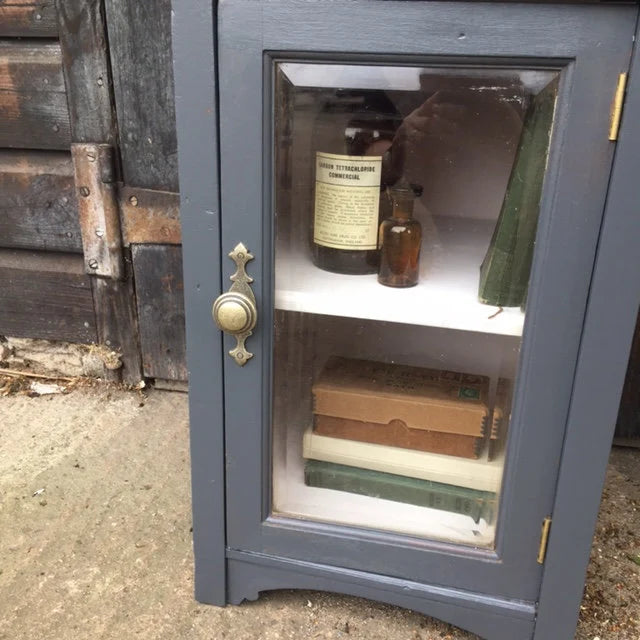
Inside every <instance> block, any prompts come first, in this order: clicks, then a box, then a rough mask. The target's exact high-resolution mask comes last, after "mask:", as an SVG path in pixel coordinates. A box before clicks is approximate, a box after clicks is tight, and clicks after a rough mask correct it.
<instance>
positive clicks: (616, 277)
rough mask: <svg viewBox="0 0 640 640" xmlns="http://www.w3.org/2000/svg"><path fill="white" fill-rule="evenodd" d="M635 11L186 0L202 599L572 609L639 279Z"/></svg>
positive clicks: (550, 620)
mask: <svg viewBox="0 0 640 640" xmlns="http://www.w3.org/2000/svg"><path fill="white" fill-rule="evenodd" d="M637 16H638V9H637V6H636V5H635V4H617V3H609V2H607V3H600V4H575V3H571V4H549V3H544V4H533V3H527V4H516V3H480V2H470V3H464V2H421V1H395V0H390V1H382V0H270V1H269V2H258V1H256V0H225V1H224V2H220V3H215V2H214V3H212V2H208V1H207V0H197V1H193V2H189V3H174V27H173V28H174V34H173V35H174V58H175V72H176V97H177V114H178V134H179V152H180V186H181V193H182V220H183V238H184V249H185V255H184V267H185V295H186V303H187V341H188V353H189V356H188V359H189V372H190V396H191V434H192V435H191V437H192V449H191V450H192V465H193V517H194V544H195V557H196V597H197V598H198V600H200V601H202V602H209V603H214V604H218V605H223V604H225V603H234V604H237V603H240V602H241V601H242V600H244V599H255V598H256V597H258V595H259V593H260V592H261V591H264V590H269V589H278V588H306V589H321V590H329V591H336V592H343V593H348V594H355V595H359V596H364V597H367V598H371V599H374V600H381V601H384V602H389V603H393V604H397V605H399V606H403V607H408V608H411V609H415V610H417V611H420V612H424V613H425V614H428V615H431V616H435V617H438V618H441V619H443V620H446V621H448V622H451V623H453V624H455V625H458V626H460V627H463V628H465V629H468V630H470V631H472V632H474V633H477V634H479V635H480V636H482V637H486V638H490V639H497V640H519V639H525V638H536V639H537V640H549V639H551V638H553V639H558V640H565V639H566V640H568V639H569V638H572V637H573V634H574V628H575V623H576V619H577V611H578V605H579V602H580V598H581V594H582V587H583V580H584V574H585V568H586V564H587V560H588V555H589V548H590V542H591V536H592V533H593V527H594V523H595V518H596V515H597V509H598V503H599V497H600V492H601V489H602V482H603V478H604V470H605V467H606V462H607V457H608V448H609V445H610V441H611V436H612V432H613V425H614V422H615V416H616V411H617V404H618V401H619V396H620V390H621V387H622V383H623V378H624V372H625V368H626V363H627V358H628V352H629V345H630V342H631V337H632V332H633V327H634V323H635V317H636V313H637V309H638V301H639V299H640V277H638V273H640V254H639V253H638V251H637V243H638V239H639V238H640V215H639V212H638V208H637V202H638V197H639V196H640V193H639V190H638V181H637V165H638V162H637V160H638V153H637V148H638V146H639V145H640V127H639V125H638V120H637V118H635V114H637V113H640V91H638V85H640V76H638V74H640V68H638V69H637V70H636V69H635V67H638V52H637V50H636V51H635V52H634V36H635V32H636V21H637ZM625 82H626V88H625ZM212 305H213V317H212ZM220 329H223V330H224V332H226V334H227V335H225V334H224V333H223V331H221V330H220Z"/></svg>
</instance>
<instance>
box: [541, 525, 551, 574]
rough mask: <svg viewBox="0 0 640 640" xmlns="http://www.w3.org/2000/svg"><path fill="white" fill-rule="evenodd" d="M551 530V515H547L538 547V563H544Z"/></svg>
mask: <svg viewBox="0 0 640 640" xmlns="http://www.w3.org/2000/svg"><path fill="white" fill-rule="evenodd" d="M550 531H551V516H547V517H546V518H545V519H544V520H543V521H542V533H541V535H540V547H539V548H538V564H544V558H545V556H546V555H547V544H548V543H549V532H550Z"/></svg>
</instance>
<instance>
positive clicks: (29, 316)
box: [0, 249, 97, 343]
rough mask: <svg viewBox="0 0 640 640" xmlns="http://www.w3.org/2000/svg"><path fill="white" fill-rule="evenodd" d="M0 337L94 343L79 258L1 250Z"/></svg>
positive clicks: (88, 291) (88, 288)
mask: <svg viewBox="0 0 640 640" xmlns="http://www.w3.org/2000/svg"><path fill="white" fill-rule="evenodd" d="M0 335H9V336H15V337H24V338H45V339H48V340H66V341H68V342H83V343H90V342H95V341H96V338H97V334H96V324H95V315H94V311H93V296H92V294H91V283H90V278H89V276H87V275H85V273H84V265H83V261H82V257H81V256H76V255H70V254H51V253H39V252H31V251H18V250H6V249H3V250H0Z"/></svg>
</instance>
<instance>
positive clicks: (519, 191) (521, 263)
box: [478, 80, 558, 307]
mask: <svg viewBox="0 0 640 640" xmlns="http://www.w3.org/2000/svg"><path fill="white" fill-rule="evenodd" d="M557 92H558V83H557V81H556V80H554V81H553V82H550V83H549V84H548V85H547V86H546V87H545V88H544V89H543V90H542V91H540V93H538V94H537V95H536V96H535V97H534V98H533V100H532V102H531V104H530V105H529V108H528V110H527V114H526V117H525V121H524V126H523V128H522V135H521V137H520V144H519V145H518V151H517V153H516V159H515V162H514V164H513V169H512V171H511V176H510V178H509V184H508V185H507V191H506V193H505V197H504V201H503V203H502V209H501V210H500V216H499V217H498V221H497V223H496V227H495V229H494V232H493V237H492V238H491V242H490V244H489V249H488V251H487V254H486V256H485V258H484V260H483V262H482V265H481V267H480V286H479V289H478V298H479V300H480V302H483V303H485V304H490V305H493V306H497V307H520V306H522V305H523V304H524V301H525V299H526V295H527V287H528V285H529V274H530V271H531V262H532V259H533V250H534V244H535V238H536V230H537V228H538V214H539V212H540V197H541V195H542V183H543V181H544V174H545V170H546V167H547V157H548V154H549V140H550V137H551V128H552V125H553V115H554V112H555V105H556V96H557Z"/></svg>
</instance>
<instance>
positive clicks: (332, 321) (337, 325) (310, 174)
mask: <svg viewBox="0 0 640 640" xmlns="http://www.w3.org/2000/svg"><path fill="white" fill-rule="evenodd" d="M557 75H558V74H557V72H556V71H548V70H533V69H532V70H526V69H514V68H509V69H498V68H496V69H493V68H481V69H479V68H460V67H452V68H441V67H434V68H426V67H412V66H403V67H398V66H394V67H389V66H375V65H369V66H366V65H337V64H319V63H292V62H281V63H277V64H276V65H275V68H274V83H275V93H274V95H275V99H274V125H275V126H274V147H275V167H274V176H273V179H274V184H275V190H274V191H275V305H276V312H275V327H274V354H273V387H272V388H273V397H272V421H273V424H272V427H273V430H272V434H273V435H272V444H273V485H272V511H273V512H274V513H277V514H281V515H286V516H289V517H299V518H306V519H312V520H317V521H324V522H332V523H340V524H346V525H351V526H357V527H365V528H375V529H379V530H388V531H396V532H400V533H405V534H408V535H413V536H421V537H428V538H433V539H440V540H447V541H452V542H456V543H460V544H468V545H473V546H481V547H488V548H490V547H492V546H493V545H494V543H495V535H496V521H497V514H498V509H499V506H500V492H501V484H502V476H503V469H504V458H505V445H506V442H507V437H508V425H509V417H510V413H511V397H512V390H513V388H514V381H515V378H516V373H517V370H518V359H519V351H520V343H521V334H522V327H523V321H524V314H525V311H524V309H525V303H526V296H527V287H528V282H529V271H530V267H531V260H532V255H533V249H534V239H535V232H536V227H537V220H538V211H539V202H540V195H541V191H542V182H543V177H544V171H545V168H546V161H547V155H548V148H549V140H550V137H551V129H552V124H553V116H554V109H555V103H556V94H557Z"/></svg>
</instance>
